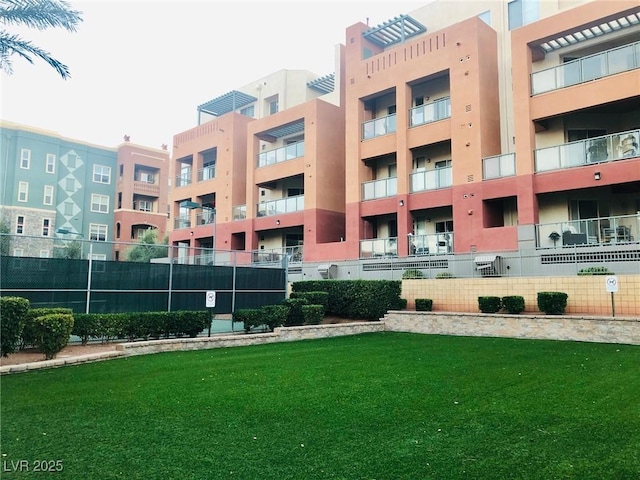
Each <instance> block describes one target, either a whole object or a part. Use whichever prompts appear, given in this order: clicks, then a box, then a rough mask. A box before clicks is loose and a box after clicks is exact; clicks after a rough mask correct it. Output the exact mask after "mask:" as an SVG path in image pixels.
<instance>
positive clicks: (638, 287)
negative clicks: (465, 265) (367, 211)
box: [402, 275, 640, 318]
mask: <svg viewBox="0 0 640 480" xmlns="http://www.w3.org/2000/svg"><path fill="white" fill-rule="evenodd" d="M617 278H618V292H617V293H615V294H614V302H615V313H616V316H629V317H636V318H640V275H617ZM549 291H556V292H565V293H566V294H567V295H569V298H568V299H567V309H566V311H565V313H567V314H588V315H606V316H611V313H612V310H611V294H610V293H608V292H607V291H606V287H605V277H604V276H599V275H596V276H571V277H522V278H505V277H500V278H452V279H425V280H403V281H402V298H406V299H407V308H408V309H410V310H412V309H414V308H415V299H416V298H430V299H432V300H433V310H434V311H444V312H469V313H476V312H479V309H478V297H479V296H489V295H490V296H498V297H504V296H507V295H521V296H523V297H524V303H525V312H530V313H538V312H539V310H538V306H537V294H538V292H549Z"/></svg>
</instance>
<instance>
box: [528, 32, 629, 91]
mask: <svg viewBox="0 0 640 480" xmlns="http://www.w3.org/2000/svg"><path fill="white" fill-rule="evenodd" d="M636 68H640V42H635V43H631V44H629V45H624V46H622V47H618V48H612V49H611V50H606V51H604V52H600V53H596V54H594V55H589V56H587V57H582V58H579V59H577V60H573V61H571V62H567V63H563V64H562V65H558V66H557V67H552V68H548V69H546V70H541V71H539V72H535V73H532V74H531V94H532V95H538V94H540V93H544V92H550V91H552V90H558V89H560V88H565V87H570V86H571V85H576V84H578V83H583V82H588V81H591V80H595V79H598V78H602V77H607V76H609V75H615V74H616V73H621V72H626V71H629V70H633V69H636Z"/></svg>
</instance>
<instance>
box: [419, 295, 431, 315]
mask: <svg viewBox="0 0 640 480" xmlns="http://www.w3.org/2000/svg"><path fill="white" fill-rule="evenodd" d="M431 310H433V300H431V299H430V298H416V312H430V311H431Z"/></svg>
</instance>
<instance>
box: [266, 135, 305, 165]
mask: <svg viewBox="0 0 640 480" xmlns="http://www.w3.org/2000/svg"><path fill="white" fill-rule="evenodd" d="M303 156H304V140H302V141H300V142H296V143H292V144H290V145H285V146H284V147H280V148H276V149H275V150H269V151H268V152H262V153H261V154H259V155H258V167H266V166H267V165H275V164H276V163H280V162H285V161H287V160H293V159H294V158H300V157H303Z"/></svg>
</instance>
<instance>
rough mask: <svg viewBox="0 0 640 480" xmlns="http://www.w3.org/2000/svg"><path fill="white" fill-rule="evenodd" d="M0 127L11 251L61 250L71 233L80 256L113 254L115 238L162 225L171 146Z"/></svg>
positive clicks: (3, 204)
mask: <svg viewBox="0 0 640 480" xmlns="http://www.w3.org/2000/svg"><path fill="white" fill-rule="evenodd" d="M0 135H1V137H0V138H1V142H0V179H1V180H0V181H1V182H2V183H1V186H0V218H1V219H2V220H3V222H4V223H5V225H7V226H8V228H9V232H8V233H9V234H11V235H12V237H11V248H10V252H9V254H10V255H12V256H16V257H21V256H25V257H42V258H48V257H57V256H64V255H65V252H64V251H63V250H64V249H65V248H67V247H68V245H69V242H72V241H74V240H76V241H78V242H79V244H81V247H80V248H79V250H78V254H79V256H81V257H82V258H88V255H89V254H90V253H91V255H92V257H93V259H94V260H113V259H118V258H119V252H120V249H121V248H125V247H124V246H122V245H118V244H116V243H114V241H118V240H119V241H122V242H130V243H131V242H134V241H135V239H136V237H137V234H138V232H139V231H140V230H141V229H143V228H144V229H146V228H157V229H158V230H159V232H160V234H161V236H160V238H162V235H164V233H165V232H166V222H167V207H166V201H167V195H168V192H167V172H168V166H169V161H168V159H169V154H168V151H166V150H161V149H158V150H156V149H151V148H147V147H141V146H137V145H133V144H131V143H129V142H128V141H127V142H125V143H123V144H122V145H120V146H118V147H117V148H109V147H103V146H99V145H93V144H90V143H87V142H83V141H81V140H76V139H71V138H66V137H63V136H61V135H59V134H58V133H56V132H52V131H48V130H42V129H37V128H34V127H30V126H26V125H20V124H17V123H13V122H7V121H2V123H0ZM144 175H146V177H143V176H144ZM136 179H137V180H136ZM116 188H117V193H116ZM142 200H143V201H146V202H148V203H147V204H146V205H145V204H142V203H140V202H141V201H142ZM147 207H149V209H150V211H147V209H148V208H147ZM124 232H126V234H125V233H124ZM20 236H22V238H21V239H20V240H18V238H20Z"/></svg>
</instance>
